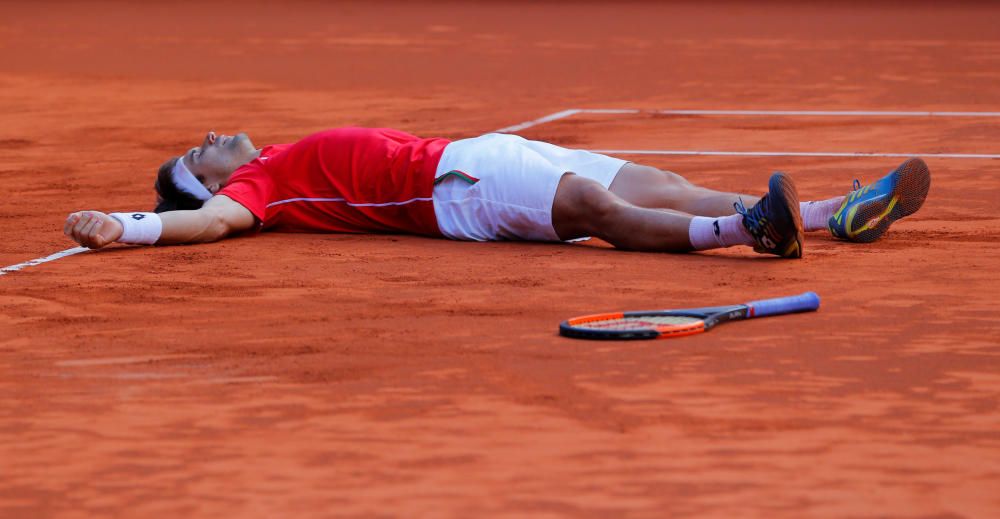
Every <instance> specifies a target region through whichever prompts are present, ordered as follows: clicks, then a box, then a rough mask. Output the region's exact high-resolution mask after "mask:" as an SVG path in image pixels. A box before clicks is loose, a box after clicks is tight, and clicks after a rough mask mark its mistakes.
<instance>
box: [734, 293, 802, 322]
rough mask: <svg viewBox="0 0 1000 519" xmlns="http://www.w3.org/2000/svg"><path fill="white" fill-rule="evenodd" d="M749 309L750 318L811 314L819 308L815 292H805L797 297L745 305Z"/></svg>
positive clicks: (766, 300) (765, 300)
mask: <svg viewBox="0 0 1000 519" xmlns="http://www.w3.org/2000/svg"><path fill="white" fill-rule="evenodd" d="M746 305H747V306H748V307H750V316H751V317H764V316H767V315H778V314H790V313H794V312H811V311H813V310H816V309H817V308H819V296H818V295H816V292H806V293H804V294H799V295H797V296H786V297H776V298H774V299H761V300H760V301H751V302H749V303H747V304H746Z"/></svg>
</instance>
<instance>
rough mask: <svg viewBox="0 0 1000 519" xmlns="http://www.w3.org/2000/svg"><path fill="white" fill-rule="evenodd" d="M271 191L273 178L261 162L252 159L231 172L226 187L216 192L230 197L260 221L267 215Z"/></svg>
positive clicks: (272, 189)
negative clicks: (231, 174)
mask: <svg viewBox="0 0 1000 519" xmlns="http://www.w3.org/2000/svg"><path fill="white" fill-rule="evenodd" d="M273 191H274V180H272V179H271V176H270V175H268V174H267V171H265V170H264V166H263V164H261V162H260V161H259V160H254V161H252V162H250V163H249V164H247V165H245V166H243V167H241V168H239V169H237V170H236V171H235V172H233V176H232V177H230V178H229V183H228V184H226V187H224V188H222V189H221V190H220V191H219V192H218V193H216V194H219V195H226V196H228V197H229V198H232V199H233V200H235V201H236V202H237V203H239V204H240V205H242V206H243V207H246V208H247V209H248V210H249V211H250V212H251V213H253V215H254V216H255V217H257V222H258V223H262V222H263V221H264V218H265V217H266V216H267V203H268V200H270V199H271V193H272V192H273Z"/></svg>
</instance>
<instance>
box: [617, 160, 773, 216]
mask: <svg viewBox="0 0 1000 519" xmlns="http://www.w3.org/2000/svg"><path fill="white" fill-rule="evenodd" d="M608 189H609V190H610V191H611V192H612V193H614V194H616V195H618V196H620V197H621V198H622V199H624V200H626V201H628V202H629V203H631V204H633V205H637V206H640V207H658V208H662V209H672V210H675V211H682V212H685V213H689V214H693V215H697V216H725V215H729V214H734V213H735V212H736V211H735V210H734V209H733V204H735V203H737V202H739V201H740V199H742V200H743V203H744V204H747V205H753V204H756V203H757V200H758V197H756V196H752V195H745V194H739V193H726V192H723V191H715V190H713V189H708V188H705V187H701V186H698V185H695V184H693V183H691V182H690V181H689V180H688V179H686V178H684V177H682V176H680V175H678V174H677V173H674V172H672V171H664V170H661V169H657V168H654V167H650V166H643V165H641V164H636V163H633V162H630V163H628V164H625V165H624V166H623V167H622V168H621V170H619V171H618V175H616V176H615V180H614V181H613V182H611V186H610V187H609V188H608Z"/></svg>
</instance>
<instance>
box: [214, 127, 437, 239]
mask: <svg viewBox="0 0 1000 519" xmlns="http://www.w3.org/2000/svg"><path fill="white" fill-rule="evenodd" d="M449 142H451V141H449V140H447V139H421V138H419V137H416V136H414V135H410V134H408V133H406V132H401V131H399V130H393V129H390V128H355V127H348V128H335V129H332V130H326V131H322V132H319V133H315V134H312V135H310V136H308V137H306V138H304V139H302V140H300V141H299V142H296V143H295V144H277V145H274V146H266V147H264V148H263V149H262V150H261V153H260V157H258V158H256V159H254V160H253V161H251V162H250V163H248V164H245V165H243V166H241V167H240V168H239V169H237V170H236V171H235V172H233V175H232V177H230V179H229V183H228V184H226V186H225V187H224V188H222V190H220V191H219V192H218V193H217V194H220V195H226V196H228V197H229V198H232V199H233V200H235V201H237V202H239V203H240V204H241V205H243V206H244V207H246V208H247V209H249V210H250V212H251V213H253V214H254V216H256V217H257V220H258V222H260V225H261V227H262V228H263V229H272V230H277V231H287V232H350V233H367V232H387V233H413V234H423V235H429V236H441V231H440V230H439V229H438V224H437V218H435V216H434V202H433V200H432V198H431V196H432V194H433V191H434V176H435V173H436V172H437V166H438V162H439V161H440V160H441V154H442V153H444V148H445V146H447V145H448V143H449Z"/></svg>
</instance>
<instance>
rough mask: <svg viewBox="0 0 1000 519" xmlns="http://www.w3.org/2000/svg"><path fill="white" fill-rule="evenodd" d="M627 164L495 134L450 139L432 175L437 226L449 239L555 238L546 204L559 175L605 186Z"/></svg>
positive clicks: (595, 155) (542, 143)
mask: <svg viewBox="0 0 1000 519" xmlns="http://www.w3.org/2000/svg"><path fill="white" fill-rule="evenodd" d="M627 163H628V162H627V161H624V160H622V159H616V158H614V157H608V156H607V155H601V154H599V153H592V152H589V151H583V150H570V149H566V148H561V147H559V146H556V145H554V144H549V143H546V142H539V141H529V140H527V139H524V138H522V137H518V136H517V135H507V134H501V133H490V134H487V135H483V136H482V137H476V138H473V139H463V140H458V141H455V142H452V143H451V144H449V145H448V146H447V147H445V149H444V154H443V155H442V156H441V162H440V163H439V164H438V168H437V173H436V176H435V179H436V180H437V183H436V184H435V186H434V195H433V200H434V213H435V215H436V216H437V222H438V227H439V228H440V229H441V232H442V233H443V234H444V235H445V236H446V237H448V238H451V239H453V240H475V241H492V240H531V241H559V236H558V235H557V234H556V231H555V228H553V227H552V203H553V201H554V200H555V197H556V188H557V187H559V180H560V179H562V176H563V175H564V174H566V173H575V174H577V175H580V176H583V177H587V178H590V179H593V180H596V181H597V182H600V183H601V185H603V186H604V187H605V188H607V187H609V186H610V185H611V182H612V181H613V180H614V179H615V176H616V175H617V174H618V171H619V170H621V168H622V166H624V165H625V164H627ZM468 177H472V178H471V179H469V178H468ZM475 179H478V182H475ZM473 182H474V183H473Z"/></svg>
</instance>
